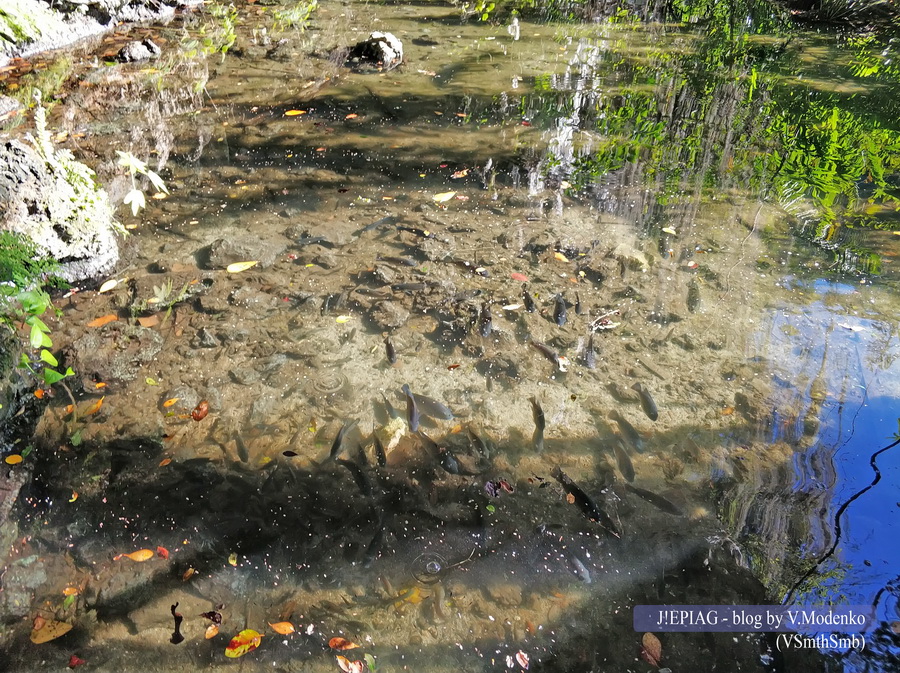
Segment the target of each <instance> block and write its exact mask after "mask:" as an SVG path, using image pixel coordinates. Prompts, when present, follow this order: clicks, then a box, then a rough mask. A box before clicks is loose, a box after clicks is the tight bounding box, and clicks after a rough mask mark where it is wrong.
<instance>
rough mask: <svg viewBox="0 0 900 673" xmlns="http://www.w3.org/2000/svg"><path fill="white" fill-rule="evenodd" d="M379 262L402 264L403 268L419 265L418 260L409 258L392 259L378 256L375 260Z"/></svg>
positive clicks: (387, 256)
mask: <svg viewBox="0 0 900 673" xmlns="http://www.w3.org/2000/svg"><path fill="white" fill-rule="evenodd" d="M375 259H376V260H378V261H379V262H390V263H391V264H400V265H402V266H415V265H416V264H418V262H416V260H414V259H410V258H409V257H392V256H390V255H378V257H376V258H375Z"/></svg>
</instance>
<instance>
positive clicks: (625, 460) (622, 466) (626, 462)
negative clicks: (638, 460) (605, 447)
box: [613, 439, 634, 482]
mask: <svg viewBox="0 0 900 673" xmlns="http://www.w3.org/2000/svg"><path fill="white" fill-rule="evenodd" d="M613 451H614V452H615V454H616V463H617V464H618V465H619V472H621V473H622V476H623V477H625V481H627V482H632V481H634V465H632V464H631V458H630V457H629V456H628V452H627V451H626V450H625V446H624V445H623V444H622V440H621V439H616V441H615V442H613Z"/></svg>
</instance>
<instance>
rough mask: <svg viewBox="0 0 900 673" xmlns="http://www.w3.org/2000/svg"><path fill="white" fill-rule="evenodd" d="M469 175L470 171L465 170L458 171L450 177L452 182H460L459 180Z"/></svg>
mask: <svg viewBox="0 0 900 673" xmlns="http://www.w3.org/2000/svg"><path fill="white" fill-rule="evenodd" d="M468 174H469V169H468V168H464V169H462V170H461V171H456V172H455V173H454V174H453V175H451V176H450V179H451V180H458V179H459V178H464V177H466V176H467V175H468Z"/></svg>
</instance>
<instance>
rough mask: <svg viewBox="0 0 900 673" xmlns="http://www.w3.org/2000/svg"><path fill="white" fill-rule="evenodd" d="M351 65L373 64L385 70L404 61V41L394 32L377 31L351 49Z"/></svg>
mask: <svg viewBox="0 0 900 673" xmlns="http://www.w3.org/2000/svg"><path fill="white" fill-rule="evenodd" d="M349 61H350V64H351V65H373V66H378V67H381V68H382V69H384V70H391V69H393V68H396V67H397V66H398V65H400V63H402V62H403V43H402V42H401V41H400V40H399V39H398V38H397V36H396V35H394V34H393V33H382V32H380V31H375V32H373V33H372V34H371V35H369V37H368V38H367V39H365V40H363V41H362V42H358V43H357V44H356V45H354V47H353V48H352V49H351V50H350V58H349Z"/></svg>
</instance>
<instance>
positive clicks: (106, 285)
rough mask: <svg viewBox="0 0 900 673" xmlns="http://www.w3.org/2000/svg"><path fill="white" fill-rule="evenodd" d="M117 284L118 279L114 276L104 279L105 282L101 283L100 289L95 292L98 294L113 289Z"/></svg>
mask: <svg viewBox="0 0 900 673" xmlns="http://www.w3.org/2000/svg"><path fill="white" fill-rule="evenodd" d="M118 284H119V281H117V280H116V279H115V278H112V279H110V280H108V281H106V282H105V283H103V285H101V286H100V289H99V290H97V292H98V293H99V294H103V293H104V292H109V291H110V290H113V289H115V287H116V285H118Z"/></svg>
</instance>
